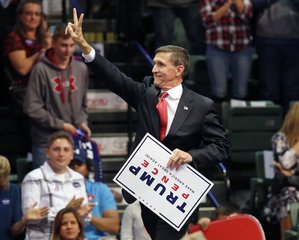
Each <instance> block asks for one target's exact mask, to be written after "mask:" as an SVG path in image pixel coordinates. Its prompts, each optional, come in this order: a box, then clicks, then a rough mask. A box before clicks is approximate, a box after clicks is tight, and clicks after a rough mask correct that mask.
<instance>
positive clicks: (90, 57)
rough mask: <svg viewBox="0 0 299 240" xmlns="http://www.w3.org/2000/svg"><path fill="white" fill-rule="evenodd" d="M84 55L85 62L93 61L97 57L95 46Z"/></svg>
mask: <svg viewBox="0 0 299 240" xmlns="http://www.w3.org/2000/svg"><path fill="white" fill-rule="evenodd" d="M82 57H83V58H84V59H85V62H87V63H89V62H92V61H93V60H94V59H95V57H96V51H95V50H94V49H93V48H91V52H90V53H88V54H84V53H82Z"/></svg>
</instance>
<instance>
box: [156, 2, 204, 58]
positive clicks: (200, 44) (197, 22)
mask: <svg viewBox="0 0 299 240" xmlns="http://www.w3.org/2000/svg"><path fill="white" fill-rule="evenodd" d="M151 9H152V12H153V16H154V25H155V37H156V47H160V46H164V45H169V44H173V35H174V22H175V18H180V20H181V21H182V24H183V26H184V29H185V32H186V35H187V38H188V40H189V43H190V54H204V52H205V29H204V27H203V25H202V21H201V18H200V15H199V10H198V9H199V2H195V3H192V4H190V6H188V7H184V8H183V7H173V8H157V7H153V8H151Z"/></svg>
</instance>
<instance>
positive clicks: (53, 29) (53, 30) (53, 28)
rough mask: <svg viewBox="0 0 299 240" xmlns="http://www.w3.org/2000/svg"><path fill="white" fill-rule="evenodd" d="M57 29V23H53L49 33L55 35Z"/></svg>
mask: <svg viewBox="0 0 299 240" xmlns="http://www.w3.org/2000/svg"><path fill="white" fill-rule="evenodd" d="M55 29H56V26H55V25H51V26H50V27H49V33H51V34H52V35H54V32H55Z"/></svg>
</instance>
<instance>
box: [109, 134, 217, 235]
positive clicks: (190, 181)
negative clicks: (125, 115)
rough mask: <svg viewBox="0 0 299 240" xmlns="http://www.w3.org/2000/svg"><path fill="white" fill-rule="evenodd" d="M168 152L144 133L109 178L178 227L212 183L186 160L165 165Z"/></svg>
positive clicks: (168, 155)
mask: <svg viewBox="0 0 299 240" xmlns="http://www.w3.org/2000/svg"><path fill="white" fill-rule="evenodd" d="M170 155H171V151H170V150H169V149H168V148H166V147H165V146H164V145H163V144H162V143H161V142H160V141H158V140H157V139H155V138H154V137H153V136H151V135H150V134H149V133H147V134H146V135H145V136H144V138H143V139H142V141H141V142H140V143H139V144H138V146H137V147H136V149H135V150H134V152H133V153H132V154H131V156H130V157H129V158H128V160H127V161H126V162H125V164H124V165H123V167H122V168H121V169H120V170H119V172H118V173H117V174H116V176H115V177H114V179H113V181H115V182H116V183H117V184H118V185H120V186H121V187H122V188H124V189H125V190H126V191H128V192H129V193H130V194H132V195H133V196H134V197H135V198H136V199H137V200H139V201H140V202H141V203H143V204H144V205H145V206H147V207H148V208H149V209H151V210H152V211H153V212H154V213H155V214H157V215H158V216H159V217H160V218H162V219H163V220H164V221H166V222H167V223H168V224H170V225H171V226H172V227H173V228H175V229H176V230H177V231H179V230H180V229H181V228H182V227H183V225H184V223H185V222H186V221H187V220H188V218H189V217H190V216H191V214H192V213H193V212H194V211H195V210H196V209H197V207H198V205H199V203H200V201H201V200H202V199H203V198H204V197H205V195H206V194H207V193H208V192H209V191H210V189H211V188H212V186H213V183H212V182H211V181H210V180H208V179H207V178H206V177H204V176H203V175H202V174H200V173H199V172H198V171H197V170H195V169H194V168H193V167H191V166H190V165H189V164H185V165H182V166H181V167H180V168H179V169H178V170H176V169H170V168H168V167H167V162H168V160H169V158H170Z"/></svg>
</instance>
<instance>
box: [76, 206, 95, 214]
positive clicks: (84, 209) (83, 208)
mask: <svg viewBox="0 0 299 240" xmlns="http://www.w3.org/2000/svg"><path fill="white" fill-rule="evenodd" d="M95 205H96V203H87V204H83V205H81V207H80V208H79V209H78V211H77V212H78V214H79V215H80V216H81V217H87V216H88V214H89V213H90V212H91V211H92V209H93V207H94V206H95Z"/></svg>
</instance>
